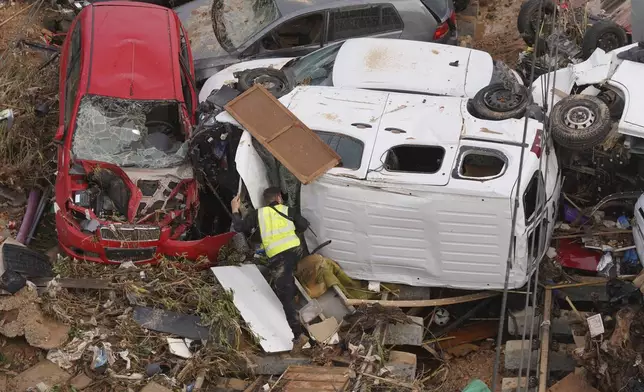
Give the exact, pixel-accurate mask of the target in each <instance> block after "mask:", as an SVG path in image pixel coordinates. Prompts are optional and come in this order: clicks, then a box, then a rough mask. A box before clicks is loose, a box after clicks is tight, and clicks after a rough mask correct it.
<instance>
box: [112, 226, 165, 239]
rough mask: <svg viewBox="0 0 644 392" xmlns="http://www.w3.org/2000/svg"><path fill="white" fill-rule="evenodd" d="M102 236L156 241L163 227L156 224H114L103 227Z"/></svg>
mask: <svg viewBox="0 0 644 392" xmlns="http://www.w3.org/2000/svg"><path fill="white" fill-rule="evenodd" d="M101 237H102V238H103V239H104V240H114V241H131V242H140V241H156V240H158V239H159V237H161V229H160V228H159V227H156V226H140V225H112V226H103V227H101Z"/></svg>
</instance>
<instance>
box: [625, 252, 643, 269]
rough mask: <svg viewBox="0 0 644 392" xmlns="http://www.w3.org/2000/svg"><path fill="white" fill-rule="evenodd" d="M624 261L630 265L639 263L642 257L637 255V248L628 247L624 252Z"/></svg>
mask: <svg viewBox="0 0 644 392" xmlns="http://www.w3.org/2000/svg"><path fill="white" fill-rule="evenodd" d="M622 261H623V262H624V263H626V264H627V265H630V266H635V265H639V261H640V259H639V257H638V256H637V250H635V249H628V250H627V251H626V252H624V255H623V256H622Z"/></svg>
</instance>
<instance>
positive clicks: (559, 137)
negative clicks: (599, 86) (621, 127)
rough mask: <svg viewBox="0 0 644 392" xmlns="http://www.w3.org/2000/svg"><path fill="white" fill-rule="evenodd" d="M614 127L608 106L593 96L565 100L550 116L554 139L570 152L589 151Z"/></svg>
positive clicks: (558, 103) (580, 96)
mask: <svg viewBox="0 0 644 392" xmlns="http://www.w3.org/2000/svg"><path fill="white" fill-rule="evenodd" d="M611 128H612V122H611V119H610V110H609V108H608V105H606V103H605V102H603V101H602V100H601V99H599V98H597V97H593V96H590V95H571V96H568V97H565V98H563V99H562V100H561V101H559V102H557V104H555V106H554V107H553V108H552V112H551V113H550V129H551V130H552V138H553V139H554V140H555V142H557V143H558V144H559V145H561V146H562V147H566V148H569V149H571V150H586V149H590V148H593V147H595V146H597V145H599V144H601V143H602V142H603V141H604V140H605V139H606V136H608V134H609V133H610V131H611Z"/></svg>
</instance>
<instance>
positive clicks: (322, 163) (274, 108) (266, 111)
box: [225, 84, 340, 184]
mask: <svg viewBox="0 0 644 392" xmlns="http://www.w3.org/2000/svg"><path fill="white" fill-rule="evenodd" d="M225 109H226V111H227V112H228V113H230V115H231V116H233V118H234V119H235V120H237V121H238V122H239V123H240V124H241V125H242V126H243V127H244V128H245V129H246V130H247V131H248V132H250V134H251V135H253V137H254V138H255V139H257V140H258V141H259V142H260V143H261V144H262V146H264V147H265V148H266V149H267V150H268V151H269V152H270V153H271V154H272V155H273V156H274V157H275V158H277V160H278V161H280V163H282V165H284V166H285V167H286V168H287V169H288V170H289V171H290V172H291V173H293V175H295V177H297V179H298V180H300V182H302V184H308V183H310V182H312V181H313V180H315V179H316V178H318V177H319V176H321V175H322V174H324V173H325V172H326V171H327V170H329V169H331V168H333V167H335V166H337V165H338V163H340V156H338V154H337V153H336V152H335V151H334V150H333V149H331V148H330V147H329V146H328V145H327V144H326V143H325V142H324V141H323V140H322V139H320V137H319V136H318V135H316V134H315V133H314V132H313V131H312V130H311V129H309V128H308V127H307V126H306V125H305V124H303V123H302V122H301V121H300V120H299V119H298V118H297V117H295V115H294V114H293V113H291V111H290V110H288V109H287V108H286V107H285V106H284V105H282V103H281V102H280V101H278V100H277V98H275V97H274V96H273V95H272V94H271V93H269V92H268V90H266V89H265V88H264V87H262V86H261V85H260V84H256V85H254V86H253V87H251V88H250V89H248V90H246V91H245V92H244V93H243V94H241V95H240V96H238V97H237V98H235V99H233V100H232V101H230V102H228V104H227V105H226V106H225Z"/></svg>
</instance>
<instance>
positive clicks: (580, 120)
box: [564, 106, 596, 129]
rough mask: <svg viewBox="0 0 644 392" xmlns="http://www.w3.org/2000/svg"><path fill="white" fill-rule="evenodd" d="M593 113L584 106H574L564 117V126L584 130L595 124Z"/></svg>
mask: <svg viewBox="0 0 644 392" xmlns="http://www.w3.org/2000/svg"><path fill="white" fill-rule="evenodd" d="M595 118H596V116H595V113H594V112H593V111H592V110H590V109H589V108H587V107H585V106H575V107H573V108H571V109H570V110H568V112H567V113H566V114H565V116H564V124H566V126H567V127H568V128H570V129H586V128H588V127H590V126H591V125H593V124H594V123H595Z"/></svg>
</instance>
